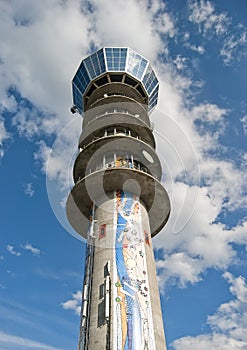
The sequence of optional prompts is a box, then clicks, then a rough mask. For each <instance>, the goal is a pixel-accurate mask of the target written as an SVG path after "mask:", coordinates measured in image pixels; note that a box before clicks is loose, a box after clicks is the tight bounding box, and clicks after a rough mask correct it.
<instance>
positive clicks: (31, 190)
mask: <svg viewBox="0 0 247 350" xmlns="http://www.w3.org/2000/svg"><path fill="white" fill-rule="evenodd" d="M24 192H25V194H26V195H27V196H28V197H33V195H34V193H35V191H34V188H33V184H32V183H31V182H29V183H27V184H26V185H25V186H24Z"/></svg>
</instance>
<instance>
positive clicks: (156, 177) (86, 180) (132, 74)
mask: <svg viewBox="0 0 247 350" xmlns="http://www.w3.org/2000/svg"><path fill="white" fill-rule="evenodd" d="M158 91H159V82H158V79H157V77H156V75H155V72H154V70H153V68H152V66H151V64H150V63H149V61H148V60H147V59H145V58H144V57H142V56H141V55H139V54H138V53H136V52H135V51H133V50H132V49H130V48H118V47H116V48H110V47H105V48H102V49H100V50H99V51H97V52H95V53H94V54H92V55H91V56H89V57H87V58H85V59H84V60H83V61H82V62H81V64H80V66H79V68H78V70H77V72H76V74H75V76H74V78H73V81H72V92H73V107H72V108H71V111H72V113H75V112H79V113H80V114H81V115H83V117H84V118H83V124H82V133H81V136H80V139H79V145H78V148H79V154H78V156H77V158H76V160H75V164H74V171H73V177H74V182H75V186H74V187H73V189H72V191H71V193H70V195H69V197H68V200H67V217H68V219H69V221H70V224H71V225H72V227H73V228H74V229H75V230H76V231H77V232H78V233H79V234H80V235H81V236H83V237H84V238H87V229H88V222H89V219H90V212H91V207H92V203H94V204H96V205H98V204H97V203H98V200H99V198H105V200H107V198H111V196H112V193H113V192H114V191H119V190H124V191H129V192H131V193H134V194H137V195H138V196H139V197H140V201H141V202H142V203H143V204H144V206H145V207H146V209H147V212H148V216H149V221H150V229H151V234H152V236H154V235H155V234H157V233H158V232H159V231H160V230H161V228H162V227H163V226H164V225H165V223H166V222H167V220H168V217H169V213H170V202H169V198H168V195H167V193H166V190H165V189H164V187H163V186H162V185H161V184H160V180H161V174H162V171H161V165H160V161H159V158H158V156H157V154H156V152H155V140H154V136H153V130H152V124H151V123H150V119H149V114H150V112H151V111H152V109H153V108H154V107H155V106H156V104H157V99H158Z"/></svg>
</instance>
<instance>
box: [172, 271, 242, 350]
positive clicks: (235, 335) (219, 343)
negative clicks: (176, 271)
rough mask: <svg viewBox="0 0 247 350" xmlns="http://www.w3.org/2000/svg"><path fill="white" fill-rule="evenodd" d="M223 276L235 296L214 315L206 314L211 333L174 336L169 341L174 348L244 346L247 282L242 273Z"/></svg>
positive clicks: (179, 349)
mask: <svg viewBox="0 0 247 350" xmlns="http://www.w3.org/2000/svg"><path fill="white" fill-rule="evenodd" d="M223 276H224V278H225V279H226V280H227V282H228V283H229V284H230V292H231V293H232V294H233V295H234V296H235V297H236V298H235V299H233V300H230V301H229V302H227V303H224V304H221V305H220V306H219V307H218V309H217V310H216V312H215V313H214V315H212V316H208V320H207V323H208V324H209V326H210V327H211V329H212V333H209V334H203V335H198V336H196V337H189V336H188V337H183V338H181V339H177V340H175V341H174V342H173V343H172V346H173V348H174V349H175V350H189V349H190V350H197V349H200V350H206V349H224V350H225V349H226V350H231V349H234V350H235V349H241V350H246V349H247V335H246V328H247V285H246V282H245V280H244V278H243V277H242V276H239V277H234V276H233V275H232V274H230V273H229V272H226V273H224V275H223Z"/></svg>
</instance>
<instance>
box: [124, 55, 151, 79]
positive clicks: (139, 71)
mask: <svg viewBox="0 0 247 350" xmlns="http://www.w3.org/2000/svg"><path fill="white" fill-rule="evenodd" d="M146 65H147V60H145V58H143V57H142V56H140V55H138V54H137V53H136V52H134V51H132V50H131V49H129V57H128V65H127V72H129V73H130V74H132V75H133V76H134V77H136V78H137V79H139V80H141V78H142V75H143V72H144V70H145V67H146Z"/></svg>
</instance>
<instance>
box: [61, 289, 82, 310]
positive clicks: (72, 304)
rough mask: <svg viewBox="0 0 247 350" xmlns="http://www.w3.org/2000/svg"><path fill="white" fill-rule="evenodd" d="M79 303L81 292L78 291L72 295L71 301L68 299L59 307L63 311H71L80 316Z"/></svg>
mask: <svg viewBox="0 0 247 350" xmlns="http://www.w3.org/2000/svg"><path fill="white" fill-rule="evenodd" d="M81 301H82V292H81V291H79V290H78V291H77V292H76V293H73V295H72V299H69V300H67V301H65V302H64V303H61V305H62V307H63V309H65V310H73V311H74V312H75V313H76V315H80V312H81Z"/></svg>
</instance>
